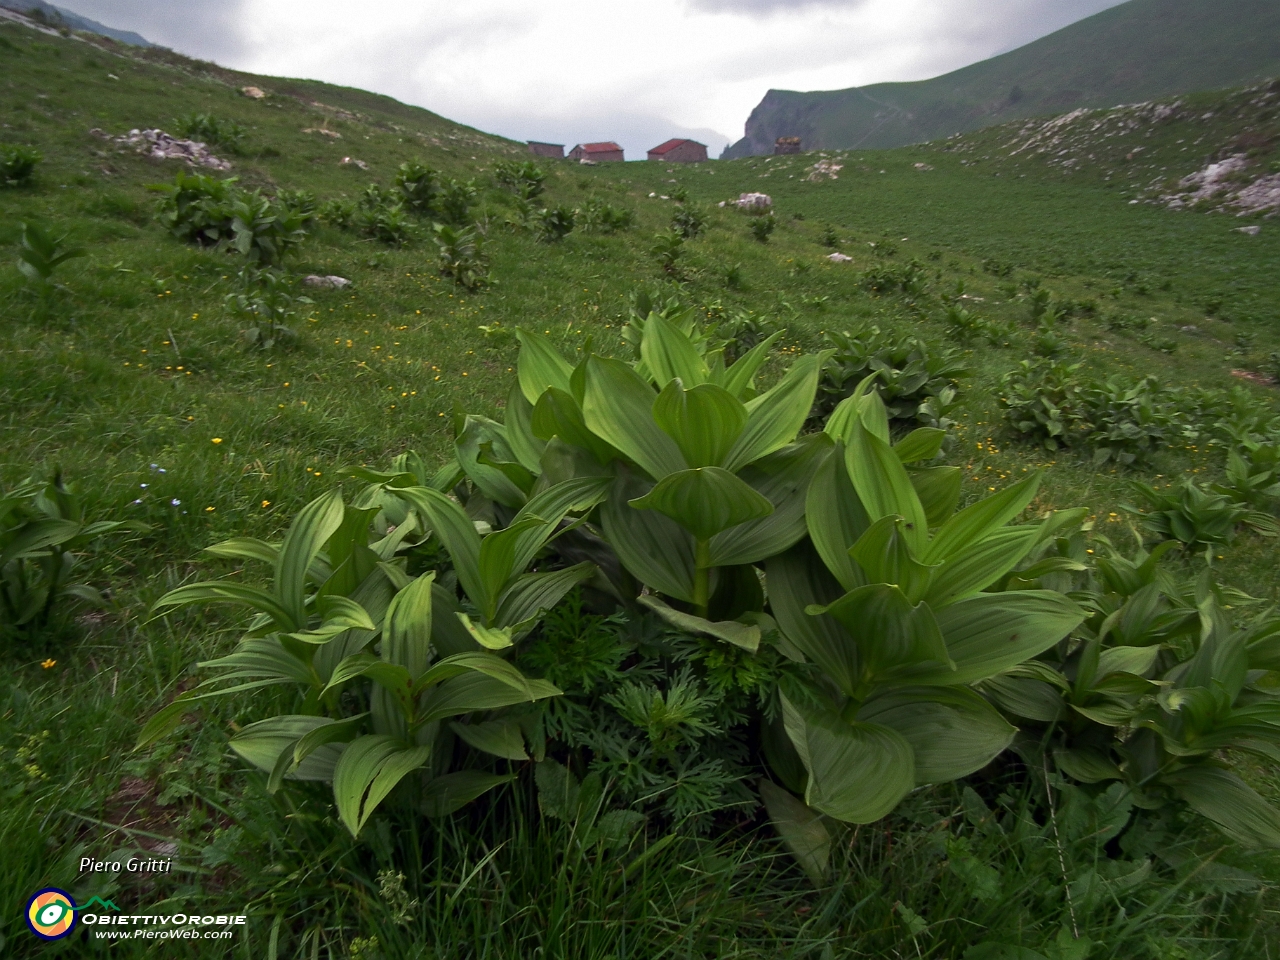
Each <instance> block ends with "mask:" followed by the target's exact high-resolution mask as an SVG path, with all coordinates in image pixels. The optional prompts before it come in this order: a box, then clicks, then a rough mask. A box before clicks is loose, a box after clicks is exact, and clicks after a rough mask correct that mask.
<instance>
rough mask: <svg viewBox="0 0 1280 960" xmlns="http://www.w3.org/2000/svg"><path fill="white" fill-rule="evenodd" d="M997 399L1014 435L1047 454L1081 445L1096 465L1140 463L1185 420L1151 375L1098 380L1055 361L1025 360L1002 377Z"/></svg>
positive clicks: (1075, 366) (1176, 432)
mask: <svg viewBox="0 0 1280 960" xmlns="http://www.w3.org/2000/svg"><path fill="white" fill-rule="evenodd" d="M999 400H1000V405H1001V407H1003V408H1004V411H1005V417H1006V419H1007V420H1008V422H1009V424H1010V425H1011V426H1012V427H1013V429H1014V430H1015V431H1016V432H1017V433H1018V434H1020V435H1021V436H1023V437H1026V438H1028V439H1032V440H1035V441H1038V442H1040V443H1041V444H1043V445H1044V447H1045V448H1046V449H1048V450H1056V449H1059V448H1060V447H1075V446H1081V447H1084V448H1086V449H1088V450H1091V451H1092V452H1093V457H1094V463H1095V464H1103V463H1107V462H1112V463H1116V464H1119V465H1121V466H1129V465H1131V464H1134V463H1137V462H1140V461H1142V460H1143V459H1145V458H1146V457H1148V456H1150V454H1151V453H1153V452H1154V451H1155V450H1157V449H1158V448H1159V447H1160V446H1161V445H1162V444H1164V443H1166V442H1168V441H1170V440H1172V439H1173V438H1174V437H1176V436H1179V435H1180V433H1181V430H1182V428H1183V426H1184V425H1185V424H1186V422H1187V421H1186V417H1185V416H1184V415H1183V414H1182V412H1181V410H1180V409H1179V405H1178V402H1177V398H1175V397H1174V396H1173V395H1171V394H1170V393H1169V392H1168V391H1166V390H1164V389H1162V388H1161V386H1160V384H1159V382H1158V381H1157V380H1156V378H1155V377H1143V378H1142V379H1140V380H1129V379H1126V378H1124V377H1119V376H1112V377H1108V378H1106V379H1102V378H1100V377H1093V376H1090V375H1088V374H1086V373H1083V372H1082V371H1081V364H1078V363H1073V364H1068V363H1063V362H1059V361H1053V360H1023V361H1022V362H1021V363H1020V364H1019V365H1018V367H1017V368H1016V369H1015V370H1013V371H1012V372H1010V373H1007V374H1005V375H1004V376H1003V377H1002V378H1001V380H1000V397H999Z"/></svg>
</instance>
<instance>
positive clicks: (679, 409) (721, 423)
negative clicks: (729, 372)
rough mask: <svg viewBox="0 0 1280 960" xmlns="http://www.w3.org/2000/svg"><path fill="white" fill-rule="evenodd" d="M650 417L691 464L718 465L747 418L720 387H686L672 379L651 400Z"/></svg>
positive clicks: (741, 407) (745, 413)
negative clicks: (651, 410) (653, 399)
mask: <svg viewBox="0 0 1280 960" xmlns="http://www.w3.org/2000/svg"><path fill="white" fill-rule="evenodd" d="M653 419H654V420H655V421H656V422H657V424H658V426H659V427H661V428H662V429H663V431H664V432H665V433H666V434H667V436H669V437H671V439H672V440H674V441H675V442H676V446H678V447H679V448H680V452H681V453H682V454H683V455H684V459H685V462H686V463H688V464H689V466H691V467H718V466H720V464H721V463H723V462H724V459H725V457H726V456H728V454H729V450H730V449H731V448H732V447H733V445H734V443H735V442H736V441H737V439H738V436H739V434H741V433H742V427H743V425H744V424H745V423H746V422H747V408H746V407H744V406H743V405H742V404H741V403H740V402H739V401H738V400H736V399H734V397H733V395H732V394H730V393H729V392H728V391H727V390H725V389H724V388H722V387H717V386H715V385H714V384H710V383H703V384H700V385H698V386H696V387H694V388H693V389H692V390H686V389H684V387H683V386H681V383H680V381H679V380H672V381H671V382H670V383H668V384H667V385H666V386H665V387H664V388H663V389H662V392H661V393H659V394H658V399H656V400H655V401H654V402H653Z"/></svg>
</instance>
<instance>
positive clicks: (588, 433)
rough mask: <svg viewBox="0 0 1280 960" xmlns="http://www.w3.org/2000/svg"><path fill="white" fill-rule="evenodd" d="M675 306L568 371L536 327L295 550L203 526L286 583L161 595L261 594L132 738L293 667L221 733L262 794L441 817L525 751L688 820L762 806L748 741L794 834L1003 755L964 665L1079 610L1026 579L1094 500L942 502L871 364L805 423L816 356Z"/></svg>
mask: <svg viewBox="0 0 1280 960" xmlns="http://www.w3.org/2000/svg"><path fill="white" fill-rule="evenodd" d="M645 306H648V307H652V306H654V305H653V304H652V303H647V304H645ZM666 306H669V307H671V309H669V310H668V309H665V307H664V306H663V305H659V308H660V309H659V310H654V309H650V310H649V312H648V313H647V315H646V316H645V318H644V320H643V321H642V322H637V321H635V320H633V322H632V324H631V325H629V326H630V327H631V330H630V333H629V335H628V336H629V339H630V341H631V343H632V344H633V346H634V347H635V348H636V350H637V353H638V356H637V357H636V358H635V359H634V360H632V361H630V362H626V361H622V360H618V359H610V358H606V357H601V356H598V355H595V354H588V355H587V356H585V357H584V358H582V359H581V360H580V361H579V362H578V363H577V364H576V365H575V364H571V363H570V362H569V361H568V360H566V359H564V358H563V357H562V356H561V355H560V354H559V352H558V351H557V350H556V349H555V348H554V347H553V346H552V344H551V342H550V341H549V340H548V339H547V338H545V337H543V336H541V335H539V334H535V333H531V332H528V331H524V330H521V331H519V332H518V334H517V336H518V337H519V339H520V343H521V351H520V356H519V361H518V367H517V371H518V373H517V382H516V384H515V385H514V386H513V388H512V390H511V393H510V396H509V397H508V399H507V404H506V412H505V422H503V423H499V422H497V421H494V420H491V419H488V418H485V417H481V416H474V415H471V416H464V415H461V414H459V415H458V416H457V418H456V420H455V441H454V459H453V460H452V461H451V462H450V463H448V464H446V465H445V466H444V467H443V468H442V469H441V470H439V471H437V472H435V473H434V474H431V473H430V472H429V471H428V470H427V469H426V468H425V466H424V465H423V464H422V462H421V460H420V459H419V458H416V457H409V456H406V457H402V458H401V459H400V460H399V461H398V462H397V463H396V464H395V465H393V469H392V470H391V471H388V472H381V473H380V472H377V471H373V470H370V469H367V468H359V469H355V470H353V471H351V472H352V473H353V474H354V475H355V476H357V477H359V478H360V479H363V480H364V481H366V482H367V483H368V484H369V486H368V487H367V488H366V489H365V490H364V492H363V493H361V494H360V495H359V496H358V497H357V498H356V500H355V501H354V502H353V503H351V504H350V505H347V504H345V503H344V501H343V500H342V498H341V497H340V496H339V495H338V493H337V492H334V493H331V494H328V495H326V496H325V497H321V498H320V499H318V500H316V501H314V502H313V503H312V504H310V505H309V506H308V507H307V508H306V509H305V510H304V511H303V512H302V514H301V515H299V517H298V518H297V519H296V520H295V521H294V524H293V526H292V527H291V528H290V531H289V533H288V534H287V535H286V537H285V541H284V543H283V544H282V545H279V546H276V545H272V544H267V543H263V542H261V541H253V540H249V539H245V538H241V539H237V540H234V541H230V542H228V543H226V544H222V545H220V546H218V547H216V548H213V550H214V553H215V554H217V555H220V556H227V557H233V558H255V559H260V560H265V561H267V562H270V563H272V564H274V567H275V571H276V576H275V585H274V587H272V588H270V589H264V588H260V587H253V586H250V585H246V584H243V583H240V582H239V581H225V582H216V583H208V584H192V585H189V586H185V587H180V588H178V589H177V590H175V591H173V592H171V593H170V594H168V595H166V596H165V597H164V598H162V599H161V601H159V603H158V605H157V610H162V611H163V610H170V609H174V608H177V607H181V606H186V605H189V604H192V603H207V602H223V601H227V602H236V603H242V604H246V605H248V606H250V607H251V608H252V609H254V610H255V611H256V612H257V616H256V618H255V619H254V620H253V621H252V622H251V624H250V627H249V632H248V633H247V634H246V636H245V639H244V640H243V641H242V642H241V646H240V648H239V650H238V651H237V652H236V653H234V654H232V655H230V656H229V657H224V658H222V659H220V660H217V661H213V662H212V663H211V664H207V665H206V666H208V667H213V668H221V669H223V670H224V671H226V672H225V673H224V675H223V676H222V677H221V678H218V679H214V680H210V681H206V682H205V684H203V685H201V686H200V687H198V688H196V689H194V690H191V691H188V692H187V693H184V694H182V695H180V697H179V698H178V699H177V700H176V701H175V702H174V704H173V705H172V706H170V707H169V708H166V709H165V710H164V711H162V713H161V714H160V715H158V716H157V718H155V719H154V720H153V721H152V722H151V723H150V724H149V725H148V728H147V730H146V731H144V735H143V737H142V742H143V743H148V742H151V741H152V740H153V739H154V738H155V737H157V736H159V735H160V734H161V733H163V731H164V730H165V729H167V728H168V727H169V726H171V725H172V724H173V723H175V722H176V721H177V719H178V717H179V716H180V715H181V714H182V713H183V712H184V711H186V710H187V709H189V708H190V707H191V706H192V705H193V703H194V702H196V701H198V700H199V699H201V698H203V697H207V696H219V695H221V694H222V693H224V692H228V691H230V690H239V689H252V688H254V687H256V686H266V685H277V684H281V683H288V684H291V685H295V686H297V688H298V703H299V706H300V707H301V708H302V709H300V710H299V712H297V713H292V714H285V715H282V716H278V717H274V718H268V719H266V720H262V721H259V722H258V723H255V724H251V725H249V726H246V727H244V728H243V729H242V730H241V731H240V732H238V733H237V734H236V736H235V737H234V738H233V740H232V746H233V748H234V749H235V750H236V751H237V752H238V753H239V754H240V755H241V756H243V757H244V758H245V759H247V760H248V761H249V762H250V763H252V764H254V765H255V766H258V767H259V768H260V769H262V770H264V771H266V772H268V773H270V775H271V784H272V786H273V788H274V787H278V786H279V785H280V783H281V782H282V781H283V780H284V779H286V778H320V779H331V780H332V782H333V788H334V793H335V798H336V802H337V804H338V809H339V814H340V817H341V819H342V821H343V822H344V823H345V824H346V825H347V826H348V828H349V829H350V830H351V831H352V832H353V833H355V832H358V831H359V830H360V828H361V826H362V825H363V824H364V823H365V822H366V821H367V819H368V818H369V816H370V815H371V814H372V812H373V810H374V808H375V807H377V806H378V804H379V803H380V802H382V801H383V800H384V799H385V798H386V797H388V796H389V795H391V792H392V790H393V788H394V787H395V785H396V784H397V783H399V782H401V781H404V782H405V784H406V786H405V788H404V789H403V790H400V791H399V799H398V801H397V802H398V803H400V804H401V805H403V806H407V807H409V808H414V809H417V810H419V811H422V812H426V813H432V812H439V811H441V810H444V809H453V808H454V807H456V806H457V805H459V804H460V803H462V802H464V801H465V800H467V799H470V798H471V797H474V796H476V795H478V794H479V793H480V792H482V791H483V790H485V789H488V788H489V787H491V786H493V785H494V784H496V783H499V782H502V781H503V780H505V779H509V778H510V777H511V776H512V774H511V773H509V772H507V768H506V767H505V766H503V761H507V762H510V761H515V760H522V759H524V758H526V757H530V756H531V757H533V758H535V759H539V760H541V759H542V758H544V757H550V758H554V759H557V760H568V761H571V763H572V764H574V765H576V766H577V767H578V769H579V770H582V769H584V768H585V769H586V770H589V771H592V772H594V773H595V774H596V775H598V776H599V777H600V778H601V781H604V780H605V779H608V780H609V781H610V782H611V783H612V784H613V789H615V790H616V791H617V792H618V795H619V796H620V797H625V798H626V799H628V800H629V801H631V802H633V803H636V804H639V805H640V806H641V807H642V808H644V809H647V810H650V811H652V812H654V813H660V814H662V815H663V816H665V817H672V818H681V817H690V816H704V815H707V814H709V813H711V811H713V810H716V809H719V808H723V807H724V806H725V805H732V804H753V803H754V800H753V798H752V797H751V796H750V795H747V794H745V793H744V791H743V773H744V765H752V764H754V765H755V767H756V768H758V767H759V765H760V764H762V763H763V764H764V765H765V766H767V768H768V769H769V770H770V771H772V775H773V776H774V777H776V778H777V780H778V782H779V783H780V784H781V786H778V785H773V784H769V785H766V786H764V787H762V795H761V796H762V799H763V800H764V802H765V804H766V806H767V807H768V809H769V811H770V815H771V818H772V819H773V820H774V822H775V823H776V824H777V825H778V827H779V830H780V831H781V832H782V835H783V837H784V839H786V840H787V842H788V844H789V845H790V846H791V847H792V849H793V850H796V851H797V852H799V853H801V854H803V851H804V850H805V849H806V847H805V844H806V843H808V842H809V841H806V840H805V839H804V837H803V836H802V834H805V835H807V836H809V837H810V839H812V837H813V835H814V833H815V830H817V829H818V828H821V829H822V830H823V831H825V830H826V828H825V827H822V824H821V823H820V822H819V823H818V824H817V827H815V826H814V823H815V818H818V819H819V820H821V818H831V819H832V820H834V821H843V822H851V823H865V822H870V821H873V820H877V819H879V818H880V817H883V816H884V815H886V814H887V813H889V812H890V811H892V810H893V809H894V808H895V807H896V806H897V804H898V803H899V802H900V801H901V800H902V799H903V798H904V797H905V796H906V795H907V794H908V793H910V792H911V791H912V790H913V789H914V788H915V787H916V786H917V785H918V784H923V783H936V782H945V781H949V780H953V779H956V778H959V777H963V776H965V775H967V774H969V773H972V772H973V771H975V770H977V769H979V768H980V767H982V766H985V765H986V764H987V763H988V762H989V761H990V760H991V759H992V758H993V757H995V756H997V755H998V754H999V753H1001V752H1002V751H1003V750H1004V749H1005V748H1006V747H1007V746H1008V745H1009V744H1010V742H1011V741H1012V738H1013V735H1014V729H1013V727H1011V726H1010V725H1009V724H1008V723H1007V722H1006V721H1005V720H1004V719H1003V718H1002V717H1001V716H1000V715H999V714H998V713H997V712H996V710H995V709H994V708H993V707H992V706H990V704H988V702H987V701H986V700H984V699H983V698H982V697H980V696H979V695H978V694H977V693H975V692H974V691H973V690H972V689H971V687H970V685H971V684H974V683H976V682H978V681H982V680H987V679H990V678H991V677H994V676H997V675H999V674H1001V673H1003V672H1005V671H1007V670H1010V669H1012V668H1014V667H1017V666H1018V665H1020V664H1022V663H1024V662H1026V661H1027V660H1028V659H1030V658H1033V657H1035V656H1038V655H1039V654H1041V653H1043V652H1044V651H1046V650H1048V649H1049V648H1051V647H1052V646H1053V645H1054V644H1056V643H1058V642H1059V641H1060V640H1061V639H1062V638H1063V637H1065V636H1067V635H1068V634H1070V633H1071V631H1072V630H1073V629H1074V628H1075V627H1076V626H1077V625H1078V624H1079V623H1080V622H1081V620H1082V619H1083V617H1084V613H1083V611H1081V610H1080V609H1079V608H1078V607H1077V605H1076V604H1075V603H1074V602H1073V601H1071V600H1070V599H1069V598H1067V597H1066V596H1064V595H1062V594H1060V593H1056V592H1054V591H1053V590H1051V589H1045V588H1042V587H1039V586H1037V585H1033V586H1028V584H1027V583H1025V582H1023V580H1018V579H1015V578H1011V577H1010V572H1011V571H1012V570H1014V569H1015V568H1017V567H1018V566H1019V564H1020V563H1021V562H1022V561H1023V560H1024V558H1026V557H1027V556H1028V555H1030V554H1031V553H1032V551H1033V550H1035V549H1036V548H1037V547H1038V546H1039V545H1040V544H1042V543H1043V542H1044V541H1045V540H1046V539H1048V538H1050V537H1051V536H1052V535H1053V534H1054V533H1055V531H1057V530H1059V529H1061V528H1062V527H1063V526H1064V525H1065V524H1067V523H1068V522H1070V521H1072V520H1077V519H1078V518H1079V516H1080V513H1081V512H1079V511H1077V512H1069V513H1060V514H1052V515H1050V516H1049V517H1047V518H1045V519H1043V520H1041V521H1039V522H1035V523H1030V524H1026V525H1019V526H1010V522H1011V521H1012V520H1014V519H1015V518H1016V517H1018V516H1019V515H1020V514H1021V513H1022V512H1023V510H1024V509H1025V508H1026V506H1027V505H1028V504H1029V503H1030V501H1031V499H1032V497H1034V495H1035V492H1036V489H1037V486H1038V482H1039V481H1038V477H1032V478H1031V479H1028V480H1025V481H1023V482H1022V483H1019V484H1017V485H1015V486H1013V487H1010V488H1008V489H1007V490H1004V491H1002V492H1001V493H998V494H996V495H994V496H992V497H989V498H987V499H985V500H982V501H979V502H977V503H975V504H973V505H971V506H969V507H967V508H965V509H964V510H960V511H958V512H957V507H958V503H959V498H960V490H961V475H960V470H959V469H958V468H955V467H946V466H925V465H924V464H927V463H928V462H929V461H931V460H933V459H934V458H935V457H936V455H937V453H938V451H939V449H940V447H941V444H942V441H943V438H944V431H943V430H940V429H936V428H929V427H924V428H918V429H916V430H914V431H912V432H911V433H910V434H908V435H907V436H906V437H904V438H903V439H901V440H899V441H898V442H896V443H894V442H893V441H892V437H891V434H890V427H889V423H890V420H889V411H888V410H887V409H886V406H885V404H884V402H882V401H881V399H880V397H879V395H878V394H877V393H876V391H875V381H876V377H875V376H874V375H873V376H870V377H868V378H867V379H866V380H865V381H864V382H863V383H862V384H860V385H859V388H858V389H857V390H856V391H854V392H853V394H852V395H850V396H849V397H847V398H846V399H845V400H844V401H843V402H842V403H841V404H840V405H839V406H838V407H837V408H836V409H835V410H834V411H833V413H832V414H831V416H830V417H828V418H827V421H826V424H825V427H824V429H823V430H822V431H821V432H818V433H813V434H809V435H806V436H801V435H800V431H801V429H802V428H803V426H804V424H805V422H806V419H807V418H808V416H809V413H810V410H811V409H812V406H813V403H814V399H815V395H816V393H817V390H818V383H819V380H820V377H821V374H822V370H823V367H824V366H825V364H826V362H827V360H828V359H829V357H830V353H831V352H830V351H824V352H822V353H819V354H814V355H808V356H802V357H800V358H799V359H797V360H796V361H795V362H794V363H793V364H792V366H791V368H790V369H789V370H788V371H787V372H785V373H784V374H783V376H782V378H781V379H780V380H779V381H778V382H777V383H775V384H774V385H773V386H772V387H770V388H769V389H767V390H764V391H760V390H758V389H757V387H756V386H755V377H756V374H757V372H758V371H759V369H760V367H761V366H762V364H763V363H764V362H765V360H766V359H767V357H768V352H769V349H770V347H771V345H772V342H773V339H774V338H769V339H766V340H765V341H762V342H761V343H760V344H758V345H757V346H756V347H755V348H753V349H752V350H750V351H748V352H746V353H744V354H743V355H742V356H741V357H739V358H738V359H737V360H736V361H735V362H733V363H732V364H727V363H726V362H725V360H724V343H723V341H719V340H716V339H715V338H714V337H713V336H712V335H711V334H710V333H709V332H708V331H706V330H703V329H701V328H700V326H699V325H698V324H697V323H696V322H695V321H692V320H691V319H690V318H688V317H687V314H686V315H685V316H683V317H682V316H681V313H682V312H683V311H679V310H677V309H676V308H675V305H670V304H669V305H666ZM660 311H661V312H660ZM664 312H665V313H669V314H671V315H673V317H674V319H668V317H667V316H664ZM686 329H687V330H688V331H689V332H687V333H686V332H685V330H686ZM446 491H452V492H453V496H451V495H450V494H449V493H447V492H446ZM446 556H447V558H448V562H447V564H446V563H444V562H443V560H444V558H445V557H446ZM424 563H427V564H429V565H430V566H433V567H434V568H435V569H434V570H428V571H427V572H425V573H422V572H417V571H419V570H421V566H422V564H424ZM415 574H416V575H415ZM575 588H577V589H578V591H579V594H577V595H575V597H573V598H570V599H569V600H567V601H566V599H565V598H566V597H568V596H569V595H570V592H571V591H573V590H574V589H575ZM579 596H580V597H581V598H582V599H577V597H579ZM588 596H589V597H590V602H591V604H592V607H593V609H596V610H600V611H601V612H600V613H592V614H590V615H584V613H583V606H582V605H583V604H584V603H586V598H588ZM539 674H541V676H540V677H539ZM226 683H230V684H232V685H231V686H230V687H224V686H223V685H224V684H226ZM215 688H216V689H215ZM566 693H567V694H568V696H565V694H566ZM446 720H447V721H448V722H447V723H446V722H444V721H446ZM486 758H487V759H486ZM495 758H497V759H495ZM542 762H544V763H545V762H547V761H546V760H542ZM446 771H447V772H446ZM560 776H561V775H560V774H559V773H556V772H555V770H551V772H549V773H548V774H547V776H546V778H548V779H555V778H558V777H560ZM542 779H544V777H543V775H542V774H541V773H540V774H539V780H540V783H539V786H540V787H541V786H542V783H541V780H542ZM563 782H564V783H567V782H568V781H567V780H564V781H563ZM411 784H412V786H410V785H411ZM585 784H586V781H585V780H584V781H583V782H582V788H585ZM566 789H567V787H566ZM797 794H799V795H802V796H803V800H802V799H800V797H798V796H796V795H797ZM802 821H803V827H802V828H797V827H796V824H798V823H801V822H802ZM797 829H800V833H797ZM825 835H826V834H825V833H824V836H825Z"/></svg>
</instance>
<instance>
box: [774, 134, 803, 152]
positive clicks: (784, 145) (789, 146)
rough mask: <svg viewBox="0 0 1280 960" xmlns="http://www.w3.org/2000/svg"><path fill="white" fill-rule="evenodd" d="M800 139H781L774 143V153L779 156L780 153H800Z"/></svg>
mask: <svg viewBox="0 0 1280 960" xmlns="http://www.w3.org/2000/svg"><path fill="white" fill-rule="evenodd" d="M799 152H800V138H799V137H779V138H778V139H777V140H775V141H773V153H774V156H777V155H778V154H780V153H799Z"/></svg>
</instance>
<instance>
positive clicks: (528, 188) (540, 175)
mask: <svg viewBox="0 0 1280 960" xmlns="http://www.w3.org/2000/svg"><path fill="white" fill-rule="evenodd" d="M493 176H494V179H495V180H497V181H498V185H499V186H501V187H503V188H504V189H506V190H507V191H509V192H510V193H512V194H514V195H515V196H516V197H517V198H519V199H521V200H535V199H537V198H538V197H540V196H542V193H543V191H545V190H546V180H547V172H546V171H545V170H543V169H542V168H541V167H540V166H538V165H537V164H536V163H534V162H533V161H532V160H524V161H518V160H504V161H502V162H500V163H497V164H495V165H494V168H493Z"/></svg>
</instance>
